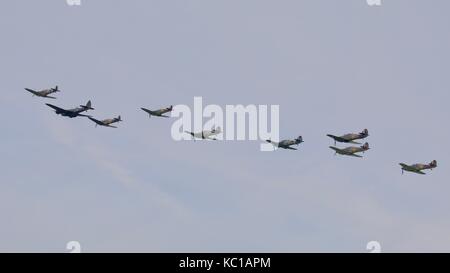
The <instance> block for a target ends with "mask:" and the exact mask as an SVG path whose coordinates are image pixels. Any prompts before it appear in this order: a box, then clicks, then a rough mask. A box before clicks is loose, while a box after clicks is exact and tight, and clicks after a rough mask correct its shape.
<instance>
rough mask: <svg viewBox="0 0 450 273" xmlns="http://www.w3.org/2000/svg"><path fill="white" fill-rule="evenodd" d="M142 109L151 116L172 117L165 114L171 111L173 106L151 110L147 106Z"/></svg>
mask: <svg viewBox="0 0 450 273" xmlns="http://www.w3.org/2000/svg"><path fill="white" fill-rule="evenodd" d="M141 109H142V110H143V111H144V112H146V113H147V114H148V115H149V117H152V116H156V117H163V118H170V117H169V116H165V115H164V114H165V113H169V112H171V111H172V110H173V106H172V105H171V106H170V107H167V108H163V109H158V110H149V109H146V108H141Z"/></svg>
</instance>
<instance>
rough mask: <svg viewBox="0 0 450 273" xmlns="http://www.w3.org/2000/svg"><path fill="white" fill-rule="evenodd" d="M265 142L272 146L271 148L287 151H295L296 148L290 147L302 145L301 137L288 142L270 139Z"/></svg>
mask: <svg viewBox="0 0 450 273" xmlns="http://www.w3.org/2000/svg"><path fill="white" fill-rule="evenodd" d="M266 142H268V143H270V144H272V145H273V146H275V147H277V148H282V149H289V150H297V149H296V148H293V147H291V146H292V145H297V146H298V145H299V144H300V143H303V142H304V141H303V137H302V136H299V137H298V138H296V139H288V140H282V141H280V142H275V141H272V140H271V139H268V140H266Z"/></svg>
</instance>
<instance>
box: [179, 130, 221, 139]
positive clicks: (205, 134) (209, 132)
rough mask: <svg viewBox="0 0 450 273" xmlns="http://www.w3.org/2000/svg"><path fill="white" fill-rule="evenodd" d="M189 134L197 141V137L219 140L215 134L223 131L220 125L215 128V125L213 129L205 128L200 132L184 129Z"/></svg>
mask: <svg viewBox="0 0 450 273" xmlns="http://www.w3.org/2000/svg"><path fill="white" fill-rule="evenodd" d="M184 132H185V133H187V134H190V135H191V136H192V139H193V140H194V141H195V139H196V138H199V139H209V140H217V139H216V138H215V137H214V136H215V135H218V134H220V133H222V129H221V128H220V127H217V129H216V128H215V126H213V127H212V128H211V130H204V131H201V132H199V133H194V132H189V131H184Z"/></svg>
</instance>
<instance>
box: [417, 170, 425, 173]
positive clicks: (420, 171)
mask: <svg viewBox="0 0 450 273" xmlns="http://www.w3.org/2000/svg"><path fill="white" fill-rule="evenodd" d="M414 172H415V173H418V174H426V173H424V172H422V171H417V170H416V171H414Z"/></svg>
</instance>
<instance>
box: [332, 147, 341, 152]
mask: <svg viewBox="0 0 450 273" xmlns="http://www.w3.org/2000/svg"><path fill="white" fill-rule="evenodd" d="M330 149H332V150H335V151H336V152H337V153H339V152H341V149H339V148H336V147H333V146H330Z"/></svg>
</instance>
